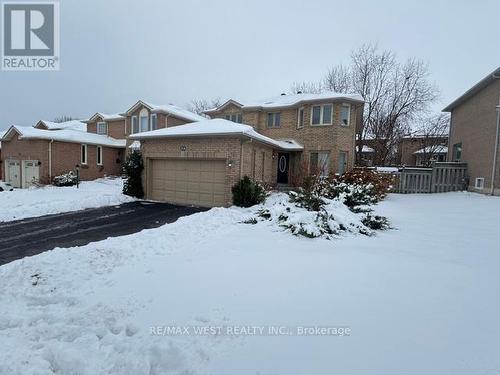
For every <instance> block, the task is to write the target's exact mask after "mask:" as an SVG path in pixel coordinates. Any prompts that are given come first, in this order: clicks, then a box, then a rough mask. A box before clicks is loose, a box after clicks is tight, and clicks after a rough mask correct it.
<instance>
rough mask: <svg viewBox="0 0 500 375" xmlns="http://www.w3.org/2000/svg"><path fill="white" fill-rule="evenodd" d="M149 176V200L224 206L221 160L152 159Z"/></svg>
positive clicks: (223, 165) (224, 185) (223, 169)
mask: <svg viewBox="0 0 500 375" xmlns="http://www.w3.org/2000/svg"><path fill="white" fill-rule="evenodd" d="M148 176H149V177H148V178H149V184H150V185H149V188H148V190H149V193H150V194H149V198H150V199H153V200H157V201H164V202H169V203H175V204H186V205H195V206H202V207H214V206H224V205H225V203H226V202H225V199H224V198H225V194H224V193H225V188H226V162H225V161H223V160H183V159H182V160H181V159H151V160H150V162H149V173H148Z"/></svg>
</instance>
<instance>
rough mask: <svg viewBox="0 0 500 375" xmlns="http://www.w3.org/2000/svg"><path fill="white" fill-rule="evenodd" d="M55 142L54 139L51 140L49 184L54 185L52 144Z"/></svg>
mask: <svg viewBox="0 0 500 375" xmlns="http://www.w3.org/2000/svg"><path fill="white" fill-rule="evenodd" d="M53 142H54V140H53V139H51V140H50V142H49V184H51V183H52V143H53Z"/></svg>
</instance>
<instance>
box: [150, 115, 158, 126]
mask: <svg viewBox="0 0 500 375" xmlns="http://www.w3.org/2000/svg"><path fill="white" fill-rule="evenodd" d="M156 129H158V116H157V115H156V113H153V114H152V115H151V130H156Z"/></svg>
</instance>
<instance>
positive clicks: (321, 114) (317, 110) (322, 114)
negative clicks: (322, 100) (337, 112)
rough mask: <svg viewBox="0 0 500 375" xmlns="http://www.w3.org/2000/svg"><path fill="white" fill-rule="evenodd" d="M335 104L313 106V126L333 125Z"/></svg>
mask: <svg viewBox="0 0 500 375" xmlns="http://www.w3.org/2000/svg"><path fill="white" fill-rule="evenodd" d="M332 116H333V104H323V105H313V106H312V109H311V125H331V124H332Z"/></svg>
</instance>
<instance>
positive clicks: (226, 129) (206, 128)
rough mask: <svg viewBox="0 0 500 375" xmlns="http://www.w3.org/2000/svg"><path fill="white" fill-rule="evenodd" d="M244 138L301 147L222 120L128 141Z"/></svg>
mask: <svg viewBox="0 0 500 375" xmlns="http://www.w3.org/2000/svg"><path fill="white" fill-rule="evenodd" d="M228 135H232V136H245V137H249V138H252V139H255V140H257V141H260V142H262V143H266V144H268V145H271V146H274V147H278V148H285V149H290V150H293V149H297V150H302V149H303V146H302V145H299V144H298V143H296V142H291V141H277V140H274V139H272V138H269V137H266V136H264V135H262V134H259V133H257V132H256V131H255V130H254V129H253V128H252V127H251V126H250V125H244V124H238V123H235V122H232V121H228V120H224V119H213V120H208V119H206V118H205V119H203V121H200V122H195V123H191V124H186V125H179V126H174V127H172V128H163V129H157V130H152V131H149V132H143V133H137V134H133V135H131V136H130V137H129V138H130V139H147V138H181V137H203V136H205V137H206V136H211V137H215V136H228Z"/></svg>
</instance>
